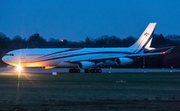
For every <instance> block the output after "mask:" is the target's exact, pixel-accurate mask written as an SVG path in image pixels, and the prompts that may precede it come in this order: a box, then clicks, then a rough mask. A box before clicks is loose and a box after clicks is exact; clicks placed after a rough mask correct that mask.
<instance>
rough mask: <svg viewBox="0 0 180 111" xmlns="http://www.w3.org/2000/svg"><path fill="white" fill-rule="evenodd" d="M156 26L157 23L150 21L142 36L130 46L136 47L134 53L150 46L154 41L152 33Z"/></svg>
mask: <svg viewBox="0 0 180 111" xmlns="http://www.w3.org/2000/svg"><path fill="white" fill-rule="evenodd" d="M155 27H156V23H149V25H148V26H147V28H146V29H145V30H144V32H143V33H142V35H141V36H140V38H139V39H138V40H137V41H136V42H135V43H134V44H133V45H132V46H130V48H133V49H135V50H134V53H140V52H142V51H143V50H144V48H149V47H150V45H151V41H152V34H153V32H154V29H155Z"/></svg>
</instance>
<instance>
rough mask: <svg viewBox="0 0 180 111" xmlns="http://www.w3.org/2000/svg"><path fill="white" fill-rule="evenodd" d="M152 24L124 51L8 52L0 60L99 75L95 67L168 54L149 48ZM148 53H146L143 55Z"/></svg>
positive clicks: (83, 49)
mask: <svg viewBox="0 0 180 111" xmlns="http://www.w3.org/2000/svg"><path fill="white" fill-rule="evenodd" d="M155 26H156V23H149V25H148V26H147V28H146V29H145V30H144V32H143V33H142V35H141V36H140V37H139V39H138V40H137V41H136V42H135V43H134V44H133V45H132V46H130V47H124V48H33V49H18V50H14V51H10V52H8V53H7V54H6V55H5V56H4V57H3V58H2V60H3V61H4V62H5V63H7V64H9V65H12V66H17V67H44V68H45V69H49V68H55V67H68V68H70V69H69V72H70V73H72V72H73V73H79V72H80V69H84V71H85V73H88V72H90V73H101V72H102V70H101V69H100V68H98V66H102V65H110V66H111V65H128V64H132V63H133V61H134V59H133V58H134V57H141V56H147V55H158V54H164V53H167V52H169V51H170V50H171V49H172V48H170V49H168V50H167V51H165V52H154V53H152V52H151V51H153V50H155V48H151V47H150V45H151V41H152V38H153V37H152V34H153V32H154V29H155ZM145 50H148V51H150V52H149V53H145V52H144V51H145Z"/></svg>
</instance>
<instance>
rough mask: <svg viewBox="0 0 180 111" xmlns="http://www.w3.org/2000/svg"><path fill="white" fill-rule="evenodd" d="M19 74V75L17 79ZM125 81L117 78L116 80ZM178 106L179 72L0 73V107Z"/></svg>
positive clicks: (46, 110)
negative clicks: (53, 74) (54, 74)
mask: <svg viewBox="0 0 180 111" xmlns="http://www.w3.org/2000/svg"><path fill="white" fill-rule="evenodd" d="M18 78H19V79H18ZM121 80H124V81H127V82H117V81H121ZM178 108H180V74H179V73H124V74H123V73H120V74H119V73H111V74H109V73H102V74H90V73H89V74H83V73H80V74H68V73H65V74H64V73H63V74H61V73H59V74H58V75H57V76H52V75H51V74H25V73H24V74H21V76H19V77H18V74H8V73H0V110H1V111H3V110H20V111H23V110H24V111H25V110H26V111H29V110H30V111H31V110H33V111H34V110H37V111H40V110H42V111H43V110H44V111H56V110H73V111H74V110H85V111H86V110H87V111H90V110H117V111H118V110H120V109H121V110H125V111H132V110H137V111H141V110H142V111H144V110H147V111H151V110H155V111H157V110H158V111H166V110H177V109H178Z"/></svg>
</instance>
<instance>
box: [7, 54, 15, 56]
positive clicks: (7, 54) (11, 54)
mask: <svg viewBox="0 0 180 111" xmlns="http://www.w3.org/2000/svg"><path fill="white" fill-rule="evenodd" d="M6 56H14V54H6Z"/></svg>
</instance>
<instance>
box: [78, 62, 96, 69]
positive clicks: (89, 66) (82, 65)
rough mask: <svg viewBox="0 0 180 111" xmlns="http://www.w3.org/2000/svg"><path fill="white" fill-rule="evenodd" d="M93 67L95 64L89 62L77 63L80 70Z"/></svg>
mask: <svg viewBox="0 0 180 111" xmlns="http://www.w3.org/2000/svg"><path fill="white" fill-rule="evenodd" d="M94 66H95V63H94V62H91V61H82V62H79V63H78V67H79V68H80V69H89V68H92V67H94Z"/></svg>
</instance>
